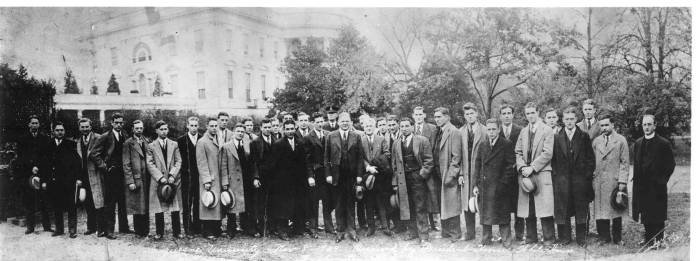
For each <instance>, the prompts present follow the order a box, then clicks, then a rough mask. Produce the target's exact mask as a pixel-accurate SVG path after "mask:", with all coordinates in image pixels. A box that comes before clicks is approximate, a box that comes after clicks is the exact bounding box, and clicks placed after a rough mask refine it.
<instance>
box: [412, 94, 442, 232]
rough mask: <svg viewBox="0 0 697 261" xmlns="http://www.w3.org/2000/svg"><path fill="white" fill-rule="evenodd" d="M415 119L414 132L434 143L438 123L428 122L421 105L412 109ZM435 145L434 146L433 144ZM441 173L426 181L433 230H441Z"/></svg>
mask: <svg viewBox="0 0 697 261" xmlns="http://www.w3.org/2000/svg"><path fill="white" fill-rule="evenodd" d="M412 118H413V119H414V134H416V135H421V136H424V137H426V139H428V143H429V144H431V145H433V143H434V142H435V140H436V125H433V124H431V123H428V122H426V113H424V108H423V107H421V106H416V107H414V109H413V111H412ZM431 147H433V146H431ZM441 183H442V181H441V177H440V175H437V174H436V175H431V176H429V178H428V180H427V181H426V186H427V187H428V204H427V206H428V213H429V215H428V223H429V224H431V230H435V231H440V225H439V224H438V223H439V221H440V211H441V210H440V190H441V187H442V184H441Z"/></svg>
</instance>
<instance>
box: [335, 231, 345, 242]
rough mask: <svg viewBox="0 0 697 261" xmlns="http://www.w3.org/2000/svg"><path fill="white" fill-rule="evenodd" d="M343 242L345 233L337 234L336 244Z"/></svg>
mask: <svg viewBox="0 0 697 261" xmlns="http://www.w3.org/2000/svg"><path fill="white" fill-rule="evenodd" d="M342 240H344V234H343V233H340V234H337V235H336V242H337V243H339V242H341V241H342Z"/></svg>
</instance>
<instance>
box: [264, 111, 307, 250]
mask: <svg viewBox="0 0 697 261" xmlns="http://www.w3.org/2000/svg"><path fill="white" fill-rule="evenodd" d="M283 132H284V135H283V137H282V138H281V139H278V140H276V142H275V143H274V144H273V145H271V157H269V161H268V163H267V164H268V166H267V167H268V168H269V181H268V182H269V183H270V184H269V201H270V202H269V204H270V210H271V217H273V218H274V219H275V220H274V222H273V223H274V225H276V227H277V228H276V231H277V235H278V237H279V239H281V240H284V241H286V240H288V237H289V234H290V233H293V234H302V233H303V232H304V231H305V213H306V209H305V207H306V206H307V202H306V200H307V198H306V197H307V184H308V183H310V181H309V178H308V177H309V176H310V174H308V168H307V165H306V147H305V146H306V145H305V144H303V143H302V142H300V140H299V139H297V137H295V122H294V121H293V120H287V121H285V122H283ZM313 182H314V180H313ZM288 221H292V222H293V227H292V231H291V227H289V225H288Z"/></svg>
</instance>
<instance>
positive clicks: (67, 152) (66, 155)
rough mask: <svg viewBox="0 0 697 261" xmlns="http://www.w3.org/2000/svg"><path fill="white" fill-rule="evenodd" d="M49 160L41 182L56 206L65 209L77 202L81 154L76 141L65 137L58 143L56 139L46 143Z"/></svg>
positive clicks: (42, 173)
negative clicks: (76, 182)
mask: <svg viewBox="0 0 697 261" xmlns="http://www.w3.org/2000/svg"><path fill="white" fill-rule="evenodd" d="M46 145H47V146H45V148H46V154H47V161H46V163H47V164H46V167H44V170H43V171H40V173H41V177H40V179H41V183H46V189H47V190H48V193H49V195H50V198H51V200H52V202H53V206H54V208H57V209H56V210H59V209H64V208H67V207H69V206H72V205H74V204H75V181H76V180H77V177H78V173H79V172H78V171H76V170H79V169H80V156H78V155H77V151H75V142H74V141H72V140H68V139H63V141H62V142H61V143H60V145H56V142H55V139H50V140H49V142H48V144H46Z"/></svg>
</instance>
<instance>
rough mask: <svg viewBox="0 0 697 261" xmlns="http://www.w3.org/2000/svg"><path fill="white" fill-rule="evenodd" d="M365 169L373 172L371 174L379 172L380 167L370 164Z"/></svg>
mask: <svg viewBox="0 0 697 261" xmlns="http://www.w3.org/2000/svg"><path fill="white" fill-rule="evenodd" d="M365 170H366V171H367V172H368V173H371V174H376V173H378V169H377V168H376V167H375V166H368V167H366V168H365Z"/></svg>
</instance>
